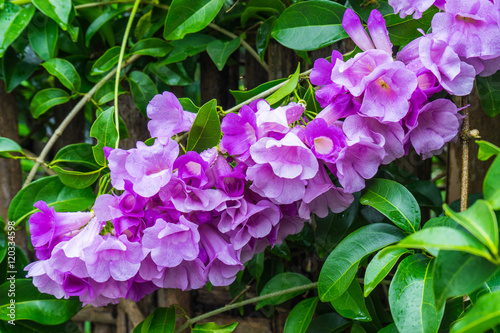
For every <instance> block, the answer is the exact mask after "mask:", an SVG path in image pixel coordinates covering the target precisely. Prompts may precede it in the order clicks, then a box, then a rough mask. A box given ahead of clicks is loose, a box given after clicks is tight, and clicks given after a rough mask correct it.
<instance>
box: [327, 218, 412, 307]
mask: <svg viewBox="0 0 500 333" xmlns="http://www.w3.org/2000/svg"><path fill="white" fill-rule="evenodd" d="M404 236H405V235H404V233H403V232H402V231H401V230H400V229H399V228H397V227H395V226H392V225H390V224H385V223H374V224H370V225H367V226H364V227H362V228H359V229H358V230H356V231H354V232H353V233H351V234H349V235H348V236H347V237H346V238H344V240H343V241H342V242H340V244H339V245H337V247H336V248H335V249H334V250H333V251H332V253H330V255H329V256H328V258H327V259H326V262H325V263H324V265H323V268H322V269H321V272H320V275H319V280H318V293H319V297H320V299H321V300H322V301H323V302H328V301H332V300H334V299H336V298H338V297H340V295H342V294H343V293H344V292H345V291H346V290H347V288H348V287H349V285H350V284H351V282H352V280H353V279H354V276H355V274H356V271H357V270H358V266H359V263H360V261H361V260H362V259H363V258H365V257H367V256H368V255H370V254H371V253H373V252H375V251H377V250H380V249H381V248H383V247H386V246H388V245H390V244H393V243H396V242H398V241H400V240H401V239H403V238H404Z"/></svg>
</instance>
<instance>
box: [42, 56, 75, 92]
mask: <svg viewBox="0 0 500 333" xmlns="http://www.w3.org/2000/svg"><path fill="white" fill-rule="evenodd" d="M42 66H43V67H45V69H46V70H47V72H49V73H50V75H54V76H55V77H57V78H58V79H59V81H61V83H62V84H63V85H64V86H65V87H66V88H68V89H69V90H71V91H73V92H78V91H79V90H80V87H81V84H82V80H81V79H80V75H79V74H78V72H77V71H76V69H75V67H74V66H73V64H72V63H70V62H69V61H67V60H64V59H58V58H56V59H51V60H49V61H47V62H45V63H43V64H42Z"/></svg>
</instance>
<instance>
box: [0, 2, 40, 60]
mask: <svg viewBox="0 0 500 333" xmlns="http://www.w3.org/2000/svg"><path fill="white" fill-rule="evenodd" d="M33 14H35V7H33V6H28V7H20V6H17V5H14V4H13V3H11V2H10V1H8V2H7V3H5V6H4V9H2V10H0V31H1V32H2V33H1V34H0V58H1V57H3V56H4V54H5V51H6V50H7V48H8V47H9V45H10V44H12V42H13V41H15V40H16V39H17V37H19V35H20V34H21V33H22V32H23V31H24V29H25V28H26V27H27V26H28V24H29V23H30V21H31V18H32V17H33Z"/></svg>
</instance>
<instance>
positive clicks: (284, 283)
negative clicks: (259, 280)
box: [255, 272, 311, 310]
mask: <svg viewBox="0 0 500 333" xmlns="http://www.w3.org/2000/svg"><path fill="white" fill-rule="evenodd" d="M309 283H311V280H309V279H308V278H307V277H305V276H304V275H302V274H298V273H290V272H288V273H281V274H278V275H275V276H274V277H272V278H271V280H269V281H267V283H266V284H265V285H264V288H262V291H261V293H260V296H263V295H267V294H271V293H274V292H277V291H281V290H285V289H289V288H293V287H299V286H303V285H305V284H309ZM302 293H303V291H296V292H294V293H287V294H283V295H280V296H276V297H273V298H269V299H265V300H262V301H259V302H258V303H257V305H256V306H255V310H259V309H260V308H262V307H264V306H266V305H278V304H281V303H283V302H286V301H288V300H289V299H292V298H294V297H295V296H298V295H300V294H302Z"/></svg>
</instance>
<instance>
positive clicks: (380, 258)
mask: <svg viewBox="0 0 500 333" xmlns="http://www.w3.org/2000/svg"><path fill="white" fill-rule="evenodd" d="M408 253H411V254H413V251H410V250H407V249H400V248H392V249H388V250H387V251H384V252H383V255H381V254H382V251H380V252H378V253H377V254H376V255H375V257H373V259H372V260H371V261H370V263H369V264H368V266H367V267H366V272H365V283H364V296H365V297H368V295H369V294H370V293H371V292H372V291H373V289H375V287H376V286H378V284H379V283H380V282H381V281H382V280H383V279H384V278H385V277H386V276H387V274H389V272H390V271H391V269H392V268H393V267H394V265H396V263H397V261H398V260H399V258H401V256H403V255H405V254H408Z"/></svg>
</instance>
